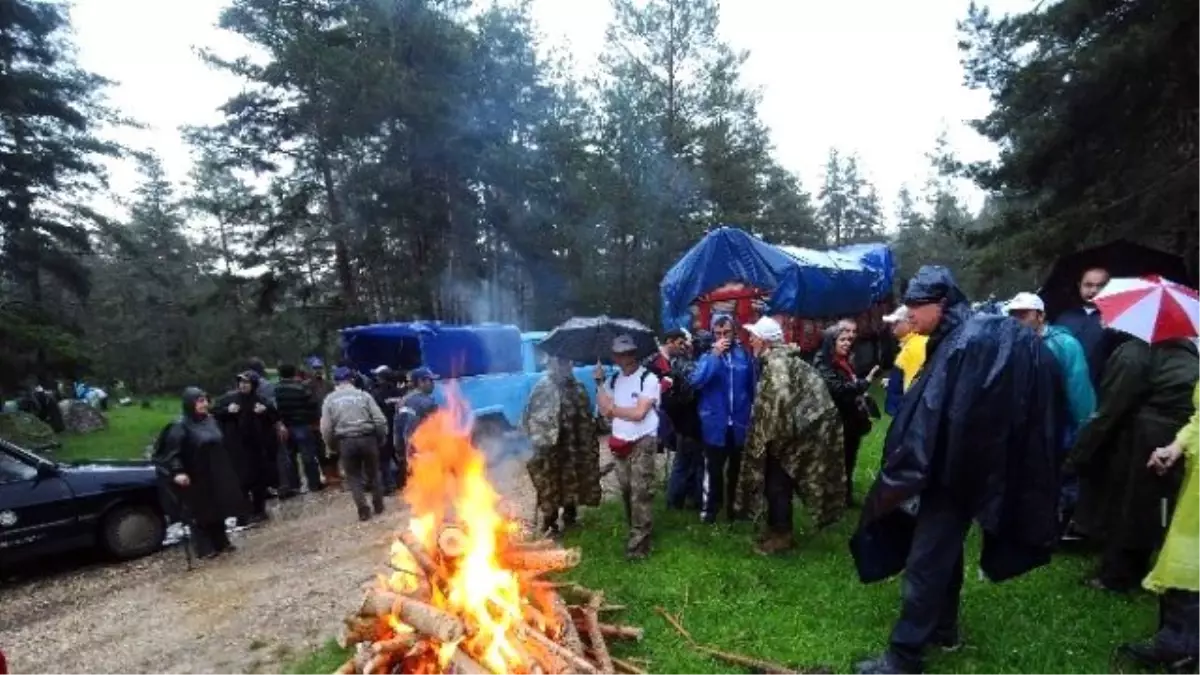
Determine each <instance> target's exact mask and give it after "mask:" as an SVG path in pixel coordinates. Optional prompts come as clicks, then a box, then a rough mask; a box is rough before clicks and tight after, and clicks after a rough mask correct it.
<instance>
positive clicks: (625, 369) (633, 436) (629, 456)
mask: <svg viewBox="0 0 1200 675" xmlns="http://www.w3.org/2000/svg"><path fill="white" fill-rule="evenodd" d="M612 351H613V357H612V358H613V362H614V363H616V364H617V368H618V372H617V374H616V375H615V376H614V377H613V378H612V379H611V380H610V381H607V382H606V381H605V379H604V368H603V367H602V366H596V372H595V379H596V389H597V392H596V404H597V407H598V408H599V409H600V414H601V415H604V416H605V417H607V418H608V419H610V420H612V434H611V435H610V436H609V439H608V444H609V448H610V449H611V450H612V454H613V460H614V461H615V462H616V473H617V482H618V483H619V484H620V486H621V498H622V500H623V501H624V503H625V515H626V517H627V519H628V521H629V538H628V540H627V542H626V544H625V557H626V558H627V559H629V560H631V561H633V560H644V559H645V558H647V557H648V556H649V555H650V536H651V532H652V530H653V510H654V482H655V478H654V474H655V471H654V456H655V451H656V449H657V445H658V438H657V437H658V411H657V410H656V409H655V408H656V406H657V405H658V401H659V394H660V392H659V383H658V377H656V376H655V375H654V373H651V372H650V371H648V370H646V369H645V368H644V367H643V366H641V365H640V364H638V359H637V355H636V352H637V344H636V343H635V342H634V341H633V338H631V337H629V336H628V335H622V336H620V337H618V338H617V339H616V340H613V346H612Z"/></svg>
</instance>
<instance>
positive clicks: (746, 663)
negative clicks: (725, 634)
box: [696, 645, 833, 675]
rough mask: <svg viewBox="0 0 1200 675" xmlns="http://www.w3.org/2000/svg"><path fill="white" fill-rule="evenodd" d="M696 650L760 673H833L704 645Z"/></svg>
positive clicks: (774, 674)
mask: <svg viewBox="0 0 1200 675" xmlns="http://www.w3.org/2000/svg"><path fill="white" fill-rule="evenodd" d="M696 651H700V652H703V653H707V655H708V656H712V657H713V658H718V659H720V661H724V662H726V663H732V664H734V665H743V667H745V668H754V669H755V670H757V671H758V673H762V675H833V670H832V669H829V668H826V667H817V668H805V669H803V670H797V669H794V668H788V667H786V665H780V664H778V663H772V662H769V661H762V659H758V658H752V657H749V656H742V655H739V653H730V652H726V651H721V650H718V649H713V647H707V646H704V645H696Z"/></svg>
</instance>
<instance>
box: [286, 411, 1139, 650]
mask: <svg viewBox="0 0 1200 675" xmlns="http://www.w3.org/2000/svg"><path fill="white" fill-rule="evenodd" d="M885 429H886V423H885V422H879V423H877V424H876V428H875V429H874V430H873V431H872V433H871V435H870V436H869V437H868V438H867V439H865V442H864V444H863V452H862V457H861V458H860V460H859V467H860V468H859V470H858V471H857V476H856V478H857V487H858V490H859V492H860V493H861V492H864V491H865V490H866V488H867V487H868V486H869V485H870V483H871V481H872V479H873V475H872V473H873V471H872V467H877V466H878V465H879V453H880V447H881V444H882V436H883V432H884V430H885ZM659 501H660V503H661V497H660V499H659ZM856 515H857V512H854V513H850V514H847V516H846V517H845V518H843V520H842V521H841V522H840V523H838V524H837V525H835V526H834V527H832V528H829V529H828V530H826V531H824V532H821V533H818V534H816V535H814V536H809V535H807V534H802V535H801V536H800V542H801V544H800V547H799V548H798V549H797V550H796V551H794V552H793V553H791V554H789V555H786V556H783V557H780V558H770V559H768V558H762V557H759V556H757V555H755V554H754V553H753V552H752V550H751V541H752V539H753V536H754V529H753V526H751V525H749V524H737V525H732V526H731V525H725V524H720V525H716V526H703V525H701V524H700V523H698V522H697V517H696V515H695V514H690V513H688V514H684V513H678V512H672V511H666V510H665V509H660V510H659V511H658V512H657V513H656V521H655V545H654V546H655V548H654V555H653V556H652V557H651V559H650V560H648V561H645V562H641V563H636V564H631V563H628V562H626V561H625V559H624V540H625V532H626V528H625V521H624V515H623V513H622V510H621V508H620V506H619V505H617V504H613V503H609V504H606V505H605V506H603V507H601V508H599V509H596V510H593V511H588V512H587V513H586V515H585V520H584V521H583V527H582V528H581V529H579V530H577V531H575V532H574V533H572V534H571V535H570V536H569V537H568V540H567V544H568V545H571V546H579V547H582V549H583V553H584V555H583V563H582V564H581V565H580V566H579V567H578V568H576V569H575V570H574V571H573V572H572V573H571V574H570V578H571V579H572V580H574V581H578V582H580V583H582V584H583V585H585V586H588V587H590V588H596V589H603V590H604V592H605V595H606V597H607V598H608V600H609V602H611V603H614V604H622V605H626V606H627V607H628V609H627V610H626V611H625V612H622V613H621V614H620V615H618V616H615V617H614V618H613V620H614V621H619V622H620V623H627V624H635V625H639V626H642V627H643V628H645V630H646V639H645V640H644V641H643V642H641V643H639V644H621V643H614V644H613V645H612V648H613V652H614V654H616V655H618V656H637V657H642V658H646V659H649V660H650V665H649V670H650V671H651V672H657V673H724V672H744V669H739V668H738V667H736V666H732V665H729V664H725V663H723V662H720V661H716V660H713V659H711V658H709V657H706V656H704V655H702V654H699V653H697V652H696V651H695V650H693V649H692V648H691V647H690V646H689V645H688V644H687V643H686V642H685V641H684V639H683V638H681V637H680V636H679V634H678V633H676V632H675V631H674V630H673V629H672V628H671V627H670V626H669V625H668V624H667V623H666V621H664V620H663V619H662V617H660V616H659V615H658V614H656V612H655V609H654V608H655V607H658V606H661V607H663V608H665V609H666V610H667V611H669V612H671V613H672V614H675V615H676V616H678V617H679V618H680V619H681V620H682V622H683V624H684V626H685V627H686V628H687V629H688V631H689V632H690V633H691V634H692V636H693V637H694V638H695V639H696V640H697V641H698V642H700V643H701V644H707V645H710V646H713V647H716V648H718V649H722V650H725V651H731V652H737V653H741V654H743V655H746V656H751V657H755V658H759V659H766V660H771V661H776V662H779V663H783V664H787V665H790V666H792V667H796V668H802V669H809V668H816V667H822V666H823V667H828V668H832V669H833V670H835V671H836V672H852V668H853V665H854V663H855V662H856V661H857V660H858V659H860V658H864V657H868V656H873V655H875V654H877V653H879V652H880V651H881V650H882V649H883V648H884V647H885V646H886V643H887V638H888V634H889V633H890V631H891V628H892V624H893V622H894V621H895V619H896V616H897V612H898V610H899V604H900V584H899V582H898V580H892V581H888V582H884V583H880V584H875V585H871V586H864V585H863V584H861V583H859V582H858V580H857V577H856V576H855V571H854V564H853V561H852V560H851V558H850V553H849V550H848V547H847V541H848V539H849V537H850V534H851V532H852V531H853V529H854V526H855V523H856ZM797 516H798V520H801V521H803V519H804V517H803V509H802V508H799V507H798V509H797ZM978 558H979V538H978V536H977V533H976V534H973V535H972V537H971V539H970V541H969V543H968V553H967V572H966V581H965V584H964V587H963V595H962V610H961V625H962V630H963V636H964V638H965V640H966V643H967V644H966V646H965V647H964V648H963V649H962V650H961V651H959V652H958V653H956V654H950V655H943V654H940V653H935V654H932V655H931V657H930V661H929V664H928V668H929V670H930V672H957V673H1003V672H1007V673H1015V672H1022V673H1067V672H1071V673H1088V672H1093V673H1094V672H1112V667H1113V666H1112V665H1111V653H1112V649H1113V647H1114V646H1116V645H1117V644H1118V643H1120V642H1124V641H1129V640H1133V639H1139V638H1141V637H1144V636H1147V635H1149V634H1150V633H1151V632H1152V631H1153V629H1154V627H1155V611H1156V610H1155V604H1154V601H1153V599H1151V598H1149V597H1146V596H1139V597H1134V598H1130V599H1120V598H1114V597H1112V596H1109V595H1107V594H1102V593H1099V592H1096V591H1093V590H1090V589H1088V588H1085V587H1084V586H1083V585H1082V584H1081V583H1080V582H1081V580H1082V579H1083V578H1084V576H1085V575H1086V573H1087V572H1088V571H1089V570H1090V568H1091V564H1092V562H1091V560H1089V559H1088V558H1086V557H1082V556H1069V555H1062V556H1058V557H1056V558H1055V560H1054V562H1053V563H1052V564H1051V565H1049V566H1047V567H1044V568H1042V569H1039V570H1036V571H1034V572H1032V573H1030V574H1028V575H1026V576H1024V577H1022V578H1019V579H1016V580H1014V581H1010V582H1006V583H1003V584H991V583H989V582H986V581H983V580H981V579H979V571H978V570H979V568H978ZM346 656H347V652H346V651H345V650H342V649H339V648H338V647H337V645H336V644H335V643H333V642H332V641H331V642H330V643H328V644H326V645H325V646H323V647H322V648H321V649H319V650H317V651H316V652H314V653H313V654H311V655H310V656H309V657H308V658H306V659H305V660H304V661H302V662H300V663H297V664H295V666H294V667H293V668H292V669H291V671H292V672H308V673H312V672H325V673H327V672H332V670H333V669H335V668H336V667H337V666H338V665H340V664H341V663H342V662H343V661H344V660H345V659H346Z"/></svg>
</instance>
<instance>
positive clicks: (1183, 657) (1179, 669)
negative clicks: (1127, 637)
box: [1117, 640, 1196, 673]
mask: <svg viewBox="0 0 1200 675" xmlns="http://www.w3.org/2000/svg"><path fill="white" fill-rule="evenodd" d="M1117 654H1119V655H1121V656H1123V657H1125V658H1127V659H1129V660H1130V661H1133V662H1134V663H1137V664H1138V665H1139V666H1142V667H1143V668H1146V669H1148V670H1166V671H1167V672H1170V673H1194V672H1196V656H1195V655H1191V654H1184V653H1182V652H1173V651H1168V650H1166V649H1163V648H1162V646H1161V645H1159V644H1158V643H1156V642H1155V641H1154V640H1147V641H1145V642H1134V643H1126V644H1123V645H1121V646H1119V647H1117Z"/></svg>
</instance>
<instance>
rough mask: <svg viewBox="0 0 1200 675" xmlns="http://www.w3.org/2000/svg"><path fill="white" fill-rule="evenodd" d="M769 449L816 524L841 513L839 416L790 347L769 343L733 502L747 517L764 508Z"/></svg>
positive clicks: (843, 486)
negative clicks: (789, 478) (770, 344)
mask: <svg viewBox="0 0 1200 675" xmlns="http://www.w3.org/2000/svg"><path fill="white" fill-rule="evenodd" d="M768 453H770V454H772V455H773V456H774V457H776V458H777V459H778V460H779V461H780V463H781V464H782V465H783V468H784V470H785V471H787V473H788V475H789V476H791V478H792V479H793V480H794V481H795V484H796V491H797V492H798V493H799V494H800V498H801V499H802V500H803V502H804V505H805V506H806V507H808V509H809V512H810V513H811V515H812V519H813V522H815V523H816V524H817V526H818V527H823V526H825V525H828V524H830V523H832V522H834V521H836V520H837V519H838V518H840V517H841V516H842V512H843V510H844V509H845V498H846V478H845V474H846V469H845V462H844V459H843V457H842V422H841V418H840V417H838V412H837V408H836V407H835V406H834V403H833V399H832V398H830V396H829V390H828V389H827V388H826V386H825V382H824V381H823V380H822V379H821V376H820V375H819V374H818V373H817V371H816V369H815V368H813V367H812V366H811V365H809V364H808V363H807V362H805V361H804V359H803V358H802V357H801V356H800V349H799V348H798V347H795V346H793V345H778V346H773V347H771V348H769V349H768V351H767V352H766V354H765V355H764V357H763V359H762V373H761V375H760V376H759V378H758V390H757V392H756V394H755V397H754V408H753V411H752V413H751V418H750V429H749V431H748V433H747V437H746V447H745V451H744V454H743V458H742V472H741V476H740V478H739V480H738V487H737V493H736V495H735V502H734V507H735V508H736V509H738V510H740V511H743V512H745V513H747V514H748V515H752V516H753V515H756V514H758V513H761V512H762V511H763V506H764V501H765V497H764V475H763V474H764V471H765V467H766V458H767V454H768Z"/></svg>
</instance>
